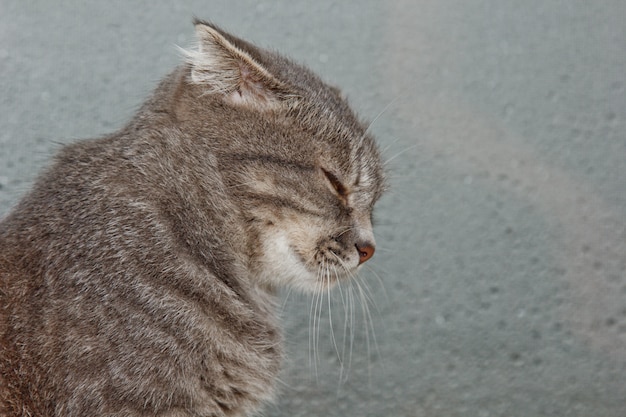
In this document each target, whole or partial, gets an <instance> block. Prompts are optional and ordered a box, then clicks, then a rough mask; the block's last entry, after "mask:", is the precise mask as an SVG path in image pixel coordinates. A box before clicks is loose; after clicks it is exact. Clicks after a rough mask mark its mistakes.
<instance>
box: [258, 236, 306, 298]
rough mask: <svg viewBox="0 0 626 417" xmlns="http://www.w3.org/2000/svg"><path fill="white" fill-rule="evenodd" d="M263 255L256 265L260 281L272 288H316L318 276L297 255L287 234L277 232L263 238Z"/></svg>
mask: <svg viewBox="0 0 626 417" xmlns="http://www.w3.org/2000/svg"><path fill="white" fill-rule="evenodd" d="M262 246H263V248H262V255H261V256H260V258H259V259H258V260H257V262H256V264H257V265H258V266H260V267H259V268H257V275H258V277H257V278H258V279H259V280H260V281H261V283H263V284H266V285H271V286H279V287H286V286H293V287H296V288H298V289H301V290H304V291H310V290H311V289H312V288H315V286H316V281H317V276H316V274H314V273H313V272H311V271H310V270H309V269H308V268H307V267H306V265H305V264H304V262H303V259H301V256H300V255H299V254H297V253H296V250H295V249H294V247H293V244H292V243H291V241H290V240H289V237H288V235H287V233H285V232H284V231H280V230H276V231H273V232H268V233H266V234H265V236H263V238H262Z"/></svg>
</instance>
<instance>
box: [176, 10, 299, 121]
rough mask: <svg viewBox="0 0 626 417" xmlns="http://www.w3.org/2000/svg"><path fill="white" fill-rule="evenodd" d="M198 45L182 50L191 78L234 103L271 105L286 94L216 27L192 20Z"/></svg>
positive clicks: (268, 74) (286, 91)
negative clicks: (189, 66) (190, 49)
mask: <svg viewBox="0 0 626 417" xmlns="http://www.w3.org/2000/svg"><path fill="white" fill-rule="evenodd" d="M194 23H195V28H196V37H197V39H198V47H197V49H196V50H192V51H188V50H184V51H183V52H184V53H185V55H186V57H187V61H188V62H189V63H190V65H191V77H190V78H191V82H193V83H194V84H199V85H202V86H203V88H204V89H205V91H206V93H209V94H221V95H222V96H223V98H224V100H226V101H228V102H230V103H231V104H234V105H239V106H245V107H255V108H259V109H271V108H276V107H277V106H280V105H281V104H282V103H283V102H284V100H285V99H286V98H288V97H289V93H288V90H287V88H286V86H285V85H284V84H283V83H282V82H280V81H279V80H278V79H276V78H275V77H274V76H273V75H272V74H271V73H270V72H269V71H268V70H267V69H266V68H264V67H263V66H262V65H261V64H260V63H258V62H257V61H256V60H255V59H254V58H252V56H250V54H249V53H247V52H246V51H244V50H242V49H241V48H239V47H237V46H236V45H235V44H234V43H233V42H230V41H229V40H228V39H227V37H226V36H225V35H224V34H223V32H222V31H221V30H220V29H218V28H217V27H215V26H213V25H211V24H209V23H206V22H203V21H198V20H197V21H195V22H194ZM229 36H230V35H229Z"/></svg>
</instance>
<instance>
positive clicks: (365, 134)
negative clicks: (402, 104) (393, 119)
mask: <svg viewBox="0 0 626 417" xmlns="http://www.w3.org/2000/svg"><path fill="white" fill-rule="evenodd" d="M404 94H405V92H403V93H400V94H398V95H397V96H396V97H394V98H393V100H391V101H390V102H389V103H387V105H386V106H385V107H384V108H383V109H382V110H381V111H380V112H378V114H377V115H376V116H375V117H374V118H373V119H372V120H371V121H370V122H369V123H368V124H367V127H366V128H365V131H364V132H363V134H362V135H361V138H360V139H359V145H358V146H359V147H361V145H362V144H363V140H365V137H366V136H367V133H368V132H369V130H370V129H371V127H372V126H373V125H374V123H376V121H377V120H378V119H379V118H380V117H381V116H382V115H383V114H385V113H386V112H387V110H389V109H390V108H391V106H393V105H394V104H395V103H396V102H397V101H398V100H400V98H402V96H403V95H404Z"/></svg>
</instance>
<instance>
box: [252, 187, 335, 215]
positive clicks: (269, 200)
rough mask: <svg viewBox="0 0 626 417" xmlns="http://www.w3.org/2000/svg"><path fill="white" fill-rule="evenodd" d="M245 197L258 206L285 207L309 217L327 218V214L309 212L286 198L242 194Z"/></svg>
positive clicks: (309, 210)
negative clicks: (258, 204)
mask: <svg viewBox="0 0 626 417" xmlns="http://www.w3.org/2000/svg"><path fill="white" fill-rule="evenodd" d="M243 194H245V195H246V197H248V198H250V199H253V200H256V201H257V202H259V203H260V204H265V205H268V206H271V207H276V206H280V207H285V208H288V209H290V210H293V211H296V212H299V213H302V214H308V215H311V216H316V217H325V216H327V214H325V213H322V212H319V211H315V210H311V209H309V208H306V207H304V206H302V205H300V204H297V203H296V202H294V201H292V200H288V199H286V198H281V197H277V196H274V195H268V194H258V193H243Z"/></svg>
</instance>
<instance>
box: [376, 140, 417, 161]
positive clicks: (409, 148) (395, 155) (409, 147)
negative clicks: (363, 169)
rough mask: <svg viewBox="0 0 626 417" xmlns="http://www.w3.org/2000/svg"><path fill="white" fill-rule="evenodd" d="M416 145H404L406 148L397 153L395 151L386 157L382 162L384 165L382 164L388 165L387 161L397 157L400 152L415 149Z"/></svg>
mask: <svg viewBox="0 0 626 417" xmlns="http://www.w3.org/2000/svg"><path fill="white" fill-rule="evenodd" d="M417 146H418V145H417V144H415V145H411V146H408V147H406V148H404V149H402V150H401V151H400V152H397V153H395V154H394V155H392V156H391V157H389V158H387V159H386V160H385V161H384V162H383V165H384V166H387V165H389V163H391V161H393V160H394V159H396V158H397V157H399V156H400V155H402V154H404V153H406V152H408V151H410V150H411V149H415V148H417Z"/></svg>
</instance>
